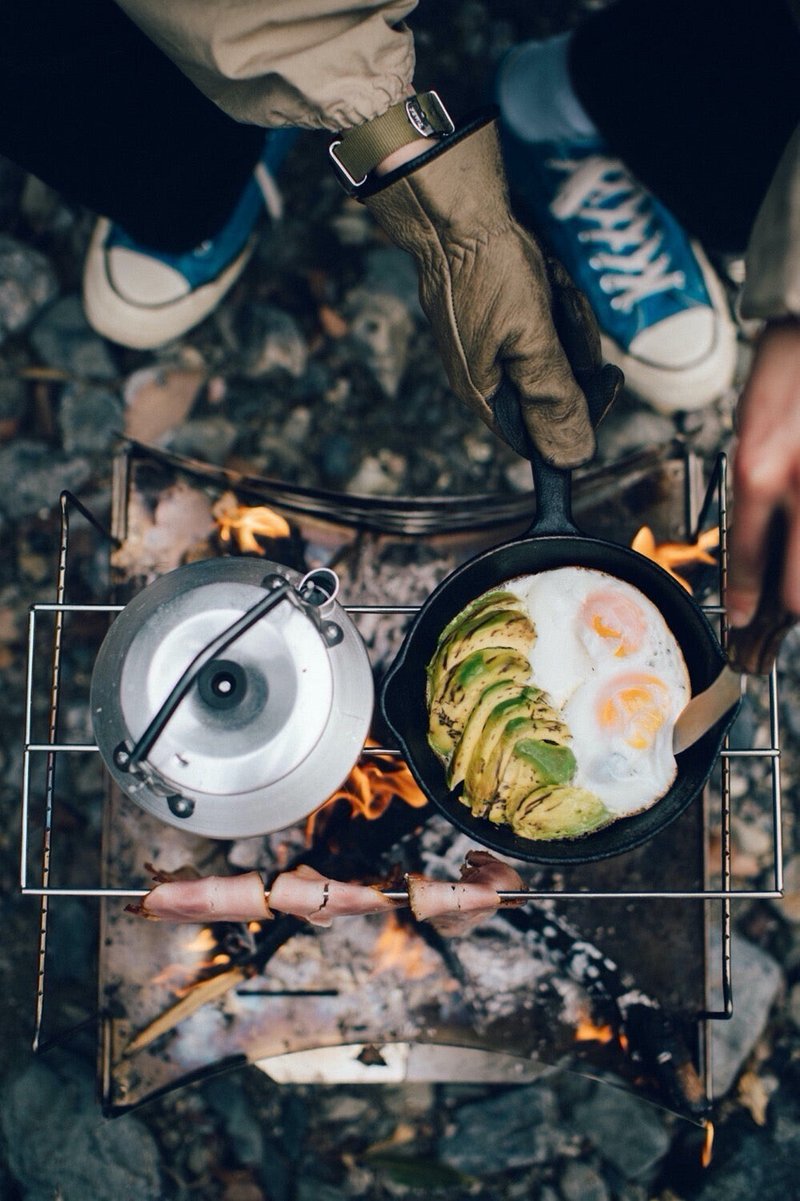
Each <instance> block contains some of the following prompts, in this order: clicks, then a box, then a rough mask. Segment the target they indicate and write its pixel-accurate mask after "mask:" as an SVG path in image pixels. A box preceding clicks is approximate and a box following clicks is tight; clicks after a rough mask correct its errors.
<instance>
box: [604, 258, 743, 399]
mask: <svg viewBox="0 0 800 1201" xmlns="http://www.w3.org/2000/svg"><path fill="white" fill-rule="evenodd" d="M692 249H693V251H694V253H695V256H696V257H697V261H698V262H699V264H700V268H701V270H702V272H703V278H704V280H705V285H706V288H707V289H708V294H709V296H710V297H711V303H712V305H713V308H714V313H715V316H716V321H715V323H714V325H715V338H714V344H713V346H712V347H711V348H710V350H709V351H708V353H707V354H705V355H703V357H702V358H700V359H698V360H697V362H695V363H693V364H691V365H690V366H688V367H684V366H682V367H675V368H669V367H664V366H659V365H656V364H653V363H647V362H645V361H644V360H642V359H638V358H636V357H634V356H633V355H630V354H627V353H626V352H625V351H624V350H622V348H621V347H620V346H618V345H617V343H616V342H614V341H613V340H612V339H611V338H609V337H607V336H606V335H605V334H601V342H602V347H603V355H604V356H605V358H606V359H607V360H608V361H609V362H610V363H615V364H616V366H617V367H620V368H621V369H622V371H623V372H624V375H625V387H626V388H627V389H628V390H629V391H630V392H633V393H635V395H636V396H638V397H640V398H641V399H642V400H644V401H646V402H647V403H648V404H649V405H650V407H651V408H653V409H655V410H656V411H657V412H659V413H665V414H670V413H679V412H681V411H683V412H689V411H691V410H693V409H701V408H703V407H704V406H705V405H707V404H710V403H711V402H712V401H713V400H716V399H717V398H718V397H720V396H721V395H722V394H723V392H725V391H727V389H728V388H730V387H731V385H732V383H733V377H734V373H735V370H736V325H735V323H734V321H733V319H732V317H731V315H730V310H729V307H728V301H727V298H726V296H725V292H724V290H723V287H722V284H721V283H720V281H719V279H718V277H717V275H716V272H715V271H714V269H713V268H712V266H711V264H710V263H709V262H708V259H707V258H706V257H705V255H704V254H703V251H702V250H701V249H700V247H699V246H697V245H696V244H694V243H692Z"/></svg>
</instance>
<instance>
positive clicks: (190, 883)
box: [127, 851, 522, 936]
mask: <svg viewBox="0 0 800 1201" xmlns="http://www.w3.org/2000/svg"><path fill="white" fill-rule="evenodd" d="M147 866H148V867H150V869H151V871H153V873H154V878H155V879H156V880H157V881H158V883H157V884H156V886H155V888H151V890H150V892H149V893H148V894H147V896H146V897H144V898H143V899H142V901H141V902H140V903H138V904H136V905H128V906H127V909H128V911H129V912H131V913H138V914H141V915H142V916H143V917H149V918H156V919H159V920H161V921H168V922H201V923H204V924H206V925H208V924H210V923H211V922H250V921H265V920H266V919H267V918H271V917H272V916H273V912H272V911H273V910H276V911H277V912H279V913H287V914H291V915H293V916H294V917H299V918H303V919H305V921H307V922H310V923H311V924H312V925H314V926H330V925H331V923H332V921H333V919H334V918H336V917H353V916H356V915H364V914H369V913H385V912H386V911H387V910H389V909H393V908H395V906H396V905H398V904H400V903H401V902H400V901H398V900H397V899H392V898H391V897H388V896H386V895H385V894H384V893H383V892H381V890H380V887H379V886H378V885H373V884H357V883H348V882H346V881H343V880H331V879H329V878H328V877H327V876H323V875H322V874H321V873H320V872H318V871H316V870H315V868H313V867H309V866H308V865H307V864H301V865H300V866H299V867H296V868H294V870H293V871H290V872H281V873H280V875H278V876H277V877H276V878H275V880H274V882H273V884H272V887H271V889H270V891H269V893H268V894H266V895H265V892H264V881H263V880H262V878H261V876H260V875H259V873H258V872H255V871H253V872H246V873H245V874H243V875H238V876H204V877H200V878H197V879H195V878H191V877H192V872H191V869H183V870H181V871H180V872H174V873H171V872H160V871H157V870H156V869H155V868H152V867H151V865H150V864H148V865H147ZM407 881H408V901H409V904H410V905H411V909H412V911H413V913H414V916H415V917H416V918H417V919H418V920H419V921H430V922H432V923H433V925H434V926H435V927H436V929H437V930H439V932H440V933H441V934H445V935H448V936H453V935H458V934H466V933H468V931H470V930H472V929H474V927H475V926H477V925H478V924H479V923H480V922H482V921H485V920H486V918H488V917H491V916H492V914H493V913H495V911H496V910H497V907H498V905H499V904H500V897H499V896H498V895H497V894H498V890H499V891H501V892H502V891H509V892H516V891H518V890H521V889H522V881H521V880H520V878H519V876H518V874H517V872H516V871H515V870H514V868H512V867H509V865H508V864H507V863H502V862H501V861H500V860H499V859H495V857H494V856H493V855H490V854H488V852H486V851H470V852H469V853H468V855H467V858H466V862H465V863H464V865H463V867H462V868H461V879H460V880H459V881H457V882H455V883H453V882H451V881H448V880H429V879H427V878H426V877H425V876H421V875H416V874H414V873H410V874H409V875H408V877H407ZM267 898H268V899H269V900H268V899H267Z"/></svg>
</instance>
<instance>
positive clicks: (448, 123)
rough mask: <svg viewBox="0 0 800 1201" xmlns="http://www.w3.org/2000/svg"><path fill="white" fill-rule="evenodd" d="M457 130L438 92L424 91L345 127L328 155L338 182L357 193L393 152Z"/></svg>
mask: <svg viewBox="0 0 800 1201" xmlns="http://www.w3.org/2000/svg"><path fill="white" fill-rule="evenodd" d="M454 132H455V125H454V123H453V120H452V118H451V116H450V114H449V113H448V111H447V109H446V108H445V106H444V105H443V104H442V101H441V99H440V98H439V94H438V92H422V93H420V94H418V95H416V96H408V97H406V98H405V100H401V101H399V102H398V103H397V104H394V105H392V106H391V108H389V109H387V111H386V112H385V113H382V114H381V116H379V117H374V118H373V119H372V120H371V121H365V122H364V124H363V125H358V126H355V127H354V128H353V129H351V130H346V131H345V132H344V133H343V134H342V135H341V137H338V138H335V139H334V140H333V141H332V142H331V143H330V144H329V146H328V154H329V155H330V157H331V162H332V163H333V165H334V168H335V169H336V174H337V176H338V178H339V182H340V183H341V184H342V185H343V186H344V188H345V190H346V191H348V192H350V194H351V195H354V194H356V193H357V192H358V191H359V189H360V188H362V187H363V186H364V184H365V183H366V182H367V179H368V178H369V175H370V172H371V171H372V170H373V169H374V168H375V166H377V164H378V163H379V162H382V161H383V159H385V158H386V157H387V155H389V154H391V153H392V151H394V150H399V149H400V148H401V147H402V146H407V145H408V144H409V143H410V142H415V141H417V140H418V139H421V138H429V137H434V136H437V135H450V134H452V133H454ZM340 147H341V150H340ZM356 175H360V176H361V178H360V179H358V178H356Z"/></svg>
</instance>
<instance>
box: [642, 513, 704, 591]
mask: <svg viewBox="0 0 800 1201" xmlns="http://www.w3.org/2000/svg"><path fill="white" fill-rule="evenodd" d="M718 545H719V529H718V528H717V527H716V526H712V528H711V529H710V530H706V531H705V532H704V533H702V534H700V535H699V537H698V538H696V539H695V541H694V542H656V540H655V536H654V534H653V531H652V530H651V529H650V527H649V526H647V525H643V526H642V528H641V529H640V530H638V531H637V532H636V534H635V535H634V538H633V541H632V542H631V550H635V551H638V552H639V554H640V555H644V556H645V558H647V559H652V560H653V561H654V562H656V563H658V564H659V566H661V567H663V568H664V570H665V571H668V572H669V574H670V575H671V576H672V577H673V579H676V580H677V581H678V583H679V584H680V585H682V587H684V588H685V589H686V591H687V592H691V591H692V586H691V584H690V583H689V581H688V580H686V579H684V577H683V576H682V575H679V574H678V572H677V571H675V570H674V568H675V567H681V566H685V565H686V566H688V565H689V564H690V563H709V564H711V565H712V566H713V565H714V564H715V563H716V561H717V560H716V559H715V558H714V556H713V555H711V554H709V551H710V550H711V549H712V548H713V547H715V546H718Z"/></svg>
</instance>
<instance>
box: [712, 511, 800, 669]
mask: <svg viewBox="0 0 800 1201" xmlns="http://www.w3.org/2000/svg"><path fill="white" fill-rule="evenodd" d="M786 533H787V530H786V514H785V513H776V515H775V518H774V520H773V522H772V525H771V527H770V530H769V534H768V538H767V556H766V564H765V566H764V575H763V580H764V584H763V587H762V589H761V598H760V599H759V602H758V608H757V609H756V611H755V614H754V616H753V619H752V621H751V622H750V624H749V625H746V626H742V627H741V628H740V629H739V628H737V629H732V630H730V631H729V633H728V659H729V660H730V662H731V663H732V664H733V666H734V667H735V668H737V670H738V671H746V672H750V673H751V674H753V675H767V674H768V673H769V672H770V671H772V668H773V667H774V665H775V659H776V658H777V655H778V650H779V649H780V645H781V643H782V642H783V640H784V638H785V637H786V635H787V634H788V632H789V630H790V629H791V628H792V626H793V625H794V624H795V622H796V621H797V617H796V616H795V615H794V614H792V613H789V611H788V610H787V609H784V607H783V605H782V604H781V578H782V576H783V571H784V559H785V553H786Z"/></svg>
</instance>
